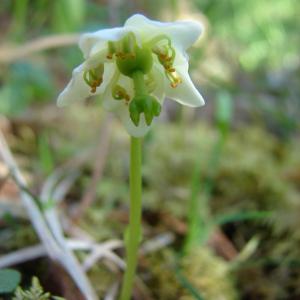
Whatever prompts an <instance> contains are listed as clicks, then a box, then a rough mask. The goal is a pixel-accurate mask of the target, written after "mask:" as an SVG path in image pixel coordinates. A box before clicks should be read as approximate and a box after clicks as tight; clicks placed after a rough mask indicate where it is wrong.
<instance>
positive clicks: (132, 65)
mask: <svg viewBox="0 0 300 300" xmlns="http://www.w3.org/2000/svg"><path fill="white" fill-rule="evenodd" d="M201 31H202V27H201V24H199V23H196V22H192V21H178V22H172V23H160V22H157V21H152V20H149V19H147V18H146V17H144V16H143V15H139V14H137V15H133V16H132V17H130V18H129V19H128V20H127V21H126V22H125V25H124V26H123V27H118V28H112V29H103V30H99V31H97V32H94V33H87V34H83V35H82V37H81V39H80V41H79V47H80V49H81V50H82V52H83V55H84V58H85V61H84V62H83V63H82V64H81V65H80V66H78V67H77V68H75V69H74V71H73V74H72V79H71V81H70V82H69V84H68V85H67V87H66V88H65V89H64V90H63V91H62V93H61V94H60V95H59V97H58V105H59V106H65V105H67V104H69V103H71V102H73V101H77V100H82V99H85V98H87V97H89V96H93V95H100V97H101V99H102V103H103V106H104V108H105V109H107V110H110V111H115V112H116V113H117V114H118V116H119V117H120V118H121V120H122V122H123V123H124V125H125V127H126V129H127V131H128V133H129V134H130V135H132V136H135V137H141V136H143V135H145V133H146V132H147V131H148V130H149V128H150V126H151V124H152V121H153V119H154V118H155V117H157V116H159V114H160V112H161V105H162V103H163V100H164V98H165V97H168V98H171V99H173V100H175V101H177V102H179V103H181V104H183V105H187V106H191V107H197V106H202V105H203V104H204V100H203V98H202V96H201V95H200V93H199V92H198V91H197V89H196V88H195V86H194V84H193V83H192V81H191V79H190V76H189V74H188V56H187V54H186V49H187V48H189V47H190V46H191V45H192V44H194V43H195V41H196V40H197V39H198V37H199V35H200V33H201Z"/></svg>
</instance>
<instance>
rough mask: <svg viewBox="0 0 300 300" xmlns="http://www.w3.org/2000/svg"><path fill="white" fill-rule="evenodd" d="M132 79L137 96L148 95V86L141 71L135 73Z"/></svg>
mask: <svg viewBox="0 0 300 300" xmlns="http://www.w3.org/2000/svg"><path fill="white" fill-rule="evenodd" d="M132 79H133V83H134V90H135V95H136V96H138V95H143V94H147V86H146V83H145V80H144V74H143V73H142V72H140V71H137V72H134V73H133V74H132Z"/></svg>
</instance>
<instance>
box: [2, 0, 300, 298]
mask: <svg viewBox="0 0 300 300" xmlns="http://www.w3.org/2000/svg"><path fill="white" fill-rule="evenodd" d="M2 2H3V3H1V6H0V19H1V28H2V30H1V46H0V64H1V70H0V130H1V132H3V133H4V134H5V137H6V139H7V141H8V144H9V146H10V148H11V150H12V152H13V154H14V156H15V158H16V161H17V162H18V165H19V167H20V169H21V171H22V173H23V175H24V176H25V177H26V179H27V181H28V183H29V188H30V192H31V193H32V194H33V195H36V198H37V199H38V198H39V195H40V193H41V190H42V189H43V185H44V183H45V182H46V181H47V180H48V181H47V182H48V183H49V177H48V176H51V175H53V174H55V176H57V178H58V182H57V183H55V184H54V183H53V181H52V184H53V187H52V186H51V188H52V189H53V190H54V189H55V188H56V187H57V186H59V183H61V182H62V181H63V175H65V173H66V174H67V175H66V177H67V178H68V176H69V175H70V178H73V179H72V180H75V183H74V184H73V185H71V184H70V186H69V183H68V182H67V181H66V182H67V184H66V185H62V186H63V187H62V186H61V187H60V188H59V189H58V190H60V191H62V190H63V191H64V189H65V188H66V189H67V187H68V189H67V191H66V192H65V193H64V192H63V193H62V194H63V196H62V197H59V199H58V201H57V202H55V201H56V200H55V201H54V200H53V201H52V198H50V199H49V201H48V202H45V203H43V207H44V208H45V209H44V210H43V213H47V212H49V211H51V209H53V208H56V210H57V211H58V212H59V214H58V215H59V219H60V221H62V222H61V223H63V225H64V233H65V235H66V236H67V237H68V238H72V239H93V240H94V241H95V242H97V243H103V242H106V241H110V240H116V239H117V240H119V239H122V238H123V236H122V234H123V231H124V228H125V227H126V226H127V224H128V201H129V200H128V194H129V190H128V180H129V178H128V170H129V160H128V159H129V153H128V149H129V142H128V136H127V133H126V132H125V130H124V129H123V128H122V126H121V124H120V122H119V121H118V120H117V119H115V118H110V117H109V116H107V114H106V113H105V112H104V111H103V110H102V108H101V103H100V101H98V100H96V101H90V100H88V101H87V102H86V103H78V105H75V106H74V107H70V108H68V110H63V109H59V108H57V107H56V104H55V100H56V97H57V94H58V92H59V91H60V90H61V88H62V87H63V86H64V85H65V84H66V82H67V80H68V78H69V74H70V72H71V70H72V69H73V68H74V66H76V65H78V64H79V63H80V62H81V61H82V57H81V54H80V52H79V50H78V48H77V46H75V42H73V44H72V43H69V44H68V43H67V45H66V44H64V46H63V47H62V45H61V44H60V42H58V43H57V40H55V41H54V45H53V46H52V47H49V48H47V49H43V50H41V51H35V52H33V53H31V54H30V55H25V56H22V55H21V54H22V53H23V52H22V51H24V49H25V48H23V47H24V44H27V43H28V42H31V41H32V40H35V39H37V40H39V39H40V38H42V37H47V36H52V35H55V37H57V36H58V35H59V36H61V35H62V34H63V35H64V38H73V37H72V36H69V34H74V33H78V32H84V31H92V30H95V29H100V28H105V27H111V26H115V25H119V24H122V23H123V21H124V20H125V19H126V18H127V17H128V16H129V15H131V14H132V13H134V12H136V11H143V12H145V14H147V15H148V16H149V17H155V18H160V19H161V20H164V21H166V20H174V19H177V18H178V17H181V16H182V15H186V16H190V17H192V18H196V19H198V20H201V21H202V22H203V23H204V25H205V29H206V30H205V34H204V36H203V38H202V39H201V40H200V41H199V43H198V45H197V47H195V48H194V49H191V50H189V55H190V57H191V74H192V78H193V81H194V82H195V84H196V86H197V87H199V89H201V92H202V94H203V95H204V98H205V100H206V106H204V107H203V108H201V109H199V110H192V109H189V108H184V109H182V108H181V107H180V106H179V105H177V104H175V103H173V101H172V103H171V101H168V100H166V101H165V102H164V105H163V110H162V111H163V112H162V115H161V118H160V120H159V122H156V123H155V124H154V127H153V130H152V131H151V132H150V133H149V134H148V135H147V136H146V138H145V139H144V142H143V149H142V151H143V155H142V156H143V168H142V174H143V190H144V195H143V222H142V226H143V240H142V241H141V245H142V249H143V251H144V252H143V251H142V252H141V254H140V256H139V259H138V275H139V276H138V280H137V282H136V286H135V291H134V293H135V297H136V299H138V300H140V299H162V300H171V299H180V300H191V299H205V300H217V299H226V300H234V299H270V300H271V299H298V298H300V290H299V284H300V261H299V257H300V231H299V228H300V202H299V196H300V171H299V170H300V156H299V149H300V142H299V118H300V106H299V103H300V102H299V101H300V88H299V80H300V61H299V57H298V56H299V55H298V52H299V45H300V40H299V34H298V30H299V18H297V13H298V12H299V11H300V2H299V1H297V0H273V1H267V0H263V1H261V0H251V1H242V0H230V1H225V0H220V1H216V0H215V1H212V0H194V1H176V0H172V1H158V0H153V1H152V0H151V1H150V0H149V1H147V0H145V1H139V3H138V4H137V1H119V2H120V3H119V4H118V1H116V4H114V5H113V4H110V1H109V4H106V3H108V2H107V1H106V2H105V1H94V0H89V1H73V0H72V1H70V0H55V1H44V0H32V1H9V0H3V1H2ZM111 2H113V1H111ZM129 2H130V5H128V3H129ZM183 3H184V4H183ZM65 34H67V35H68V36H65ZM64 41H65V40H64ZM74 41H75V40H74ZM25 50H26V49H25ZM18 51H19V52H18ZM18 53H19V54H18ZM20 53H21V54H20ZM13 55H15V56H13ZM101 160H102V161H101ZM56 172H57V173H56ZM64 172H65V173H64ZM57 174H58V175H57ZM72 176H73V177H72ZM76 176H77V177H76ZM50 179H51V178H50ZM52 179H53V178H52ZM94 179H96V182H99V184H98V185H96V186H93V184H91V181H93V180H94ZM70 182H71V181H70ZM50 183H51V180H50ZM52 192H53V191H52V190H51V193H50V194H51V195H52V194H54V193H52ZM85 199H88V200H85ZM85 203H88V205H87V206H85ZM165 234H169V235H170V236H171V237H172V239H171V240H168V239H166V240H165V239H164V238H162V241H161V240H160V239H159V238H160V237H164V235H165ZM156 238H158V240H159V243H160V242H161V244H159V243H158V244H159V246H158V248H157V249H156V250H153V249H152V248H151V247H152V246H153V245H154V246H153V247H154V248H155V247H156V244H155V243H156V242H157V241H156ZM165 241H167V242H165ZM39 242H40V241H39V239H38V237H37V235H36V233H35V232H34V229H33V227H32V225H31V223H30V221H29V219H28V215H27V213H26V211H25V210H24V207H23V206H21V204H20V201H19V192H18V187H17V186H16V185H15V183H14V180H13V179H12V178H11V177H10V171H9V170H7V168H6V167H5V164H4V162H3V161H2V160H0V262H1V259H2V258H3V256H4V255H6V254H9V253H12V252H13V251H16V250H20V249H22V248H24V247H30V246H33V245H37V244H38V243H39ZM148 242H151V243H152V244H151V245H152V246H151V247H150V246H149V248H147V247H146V248H147V249H146V250H145V249H144V248H143V246H145V245H146V244H147V243H148ZM164 243H165V244H164ZM149 249H150V250H149ZM147 251H148V252H147ZM74 253H75V254H76V256H77V257H78V258H79V260H80V262H82V263H87V261H88V259H90V258H91V257H90V253H88V252H87V250H82V249H81V250H76V251H75V252H74ZM113 254H115V256H117V258H122V259H123V258H124V251H123V248H122V247H120V248H118V249H114V250H113ZM49 266H51V267H49ZM12 267H13V268H14V269H16V270H18V272H20V273H21V275H22V280H21V283H20V285H21V286H22V287H27V286H29V285H30V282H31V278H32V276H36V277H38V278H39V280H40V282H41V284H40V283H39V280H38V279H37V278H35V279H33V280H32V286H31V287H30V288H29V289H26V288H17V290H16V291H15V296H14V299H17V300H19V299H23V300H27V299H40V300H41V299H45V300H46V299H60V298H58V297H53V296H51V294H55V295H56V294H58V295H60V296H62V297H65V298H66V299H68V297H74V299H76V297H79V296H78V295H79V291H78V290H76V288H74V287H73V282H72V279H70V278H69V277H68V275H66V274H64V272H59V276H58V272H57V269H56V267H55V264H54V263H52V262H51V261H50V259H49V257H47V256H46V255H42V256H41V257H39V258H38V259H34V260H29V261H26V262H22V263H19V264H16V265H13V266H12ZM59 270H60V269H59ZM3 271H4V270H2V269H1V272H3ZM1 272H0V287H1V288H2V285H3V282H4V281H3V280H2V279H1ZM53 273H54V274H55V276H54V277H59V278H58V279H56V280H53V281H52V280H51V281H49V278H53ZM17 274H19V273H17ZM87 275H88V278H89V280H90V281H91V283H92V286H93V287H94V288H95V290H96V292H97V294H98V296H99V298H100V299H103V298H104V296H105V295H107V293H108V292H109V291H113V290H114V285H115V284H118V283H119V281H120V279H121V278H122V275H123V270H122V263H120V261H118V260H111V257H101V259H99V260H97V261H95V262H94V263H93V264H92V266H91V267H90V268H89V269H88V271H87ZM7 279H9V278H7ZM16 279H17V277H15V281H14V283H13V282H12V281H11V282H10V283H12V285H10V284H5V283H4V285H5V287H4V288H6V289H7V291H4V292H5V293H10V292H12V291H13V290H14V289H15V288H16V286H17V285H18V284H19V283H18V281H17V280H16ZM42 286H45V290H47V291H49V292H44V289H43V288H42ZM10 287H12V288H10ZM117 288H120V286H117ZM68 293H69V294H68ZM7 295H8V296H6V295H5V296H3V297H4V299H11V298H7V297H10V296H11V297H12V294H7ZM5 297H6V298H5ZM30 297H31V298H30ZM51 297H52V298H51ZM70 299H71V298H70Z"/></svg>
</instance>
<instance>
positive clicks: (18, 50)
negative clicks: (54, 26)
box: [0, 34, 79, 64]
mask: <svg viewBox="0 0 300 300" xmlns="http://www.w3.org/2000/svg"><path fill="white" fill-rule="evenodd" d="M78 39H79V35H78V34H59V35H51V36H47V37H42V38H38V39H36V40H33V41H31V42H28V43H26V44H24V45H22V46H18V47H2V48H0V63H5V64H9V63H12V62H15V61H16V60H18V59H21V58H23V57H25V56H29V55H32V54H34V53H36V52H40V51H43V50H48V49H52V48H58V47H65V46H70V45H74V44H76V43H77V42H78Z"/></svg>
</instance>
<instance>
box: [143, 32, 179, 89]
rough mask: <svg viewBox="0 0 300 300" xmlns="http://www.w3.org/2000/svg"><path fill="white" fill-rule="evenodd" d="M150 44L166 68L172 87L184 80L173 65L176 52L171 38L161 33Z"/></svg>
mask: <svg viewBox="0 0 300 300" xmlns="http://www.w3.org/2000/svg"><path fill="white" fill-rule="evenodd" d="M149 45H151V47H152V52H153V53H154V54H156V56H157V58H158V61H159V63H160V64H161V65H162V66H163V68H164V69H165V74H166V77H167V78H168V80H169V81H170V82H171V87H173V88H176V87H177V86H178V84H180V83H181V82H182V80H181V78H180V77H179V76H178V74H177V73H176V69H175V68H174V66H173V64H174V61H175V56H176V52H175V49H174V48H173V47H172V43H171V40H170V39H169V38H168V37H167V36H165V35H161V36H158V37H155V38H154V39H152V40H151V41H150V42H149Z"/></svg>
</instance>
